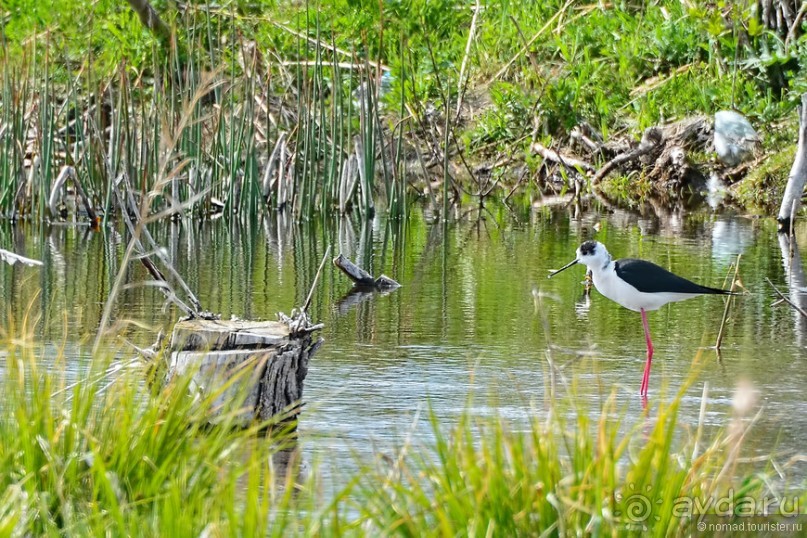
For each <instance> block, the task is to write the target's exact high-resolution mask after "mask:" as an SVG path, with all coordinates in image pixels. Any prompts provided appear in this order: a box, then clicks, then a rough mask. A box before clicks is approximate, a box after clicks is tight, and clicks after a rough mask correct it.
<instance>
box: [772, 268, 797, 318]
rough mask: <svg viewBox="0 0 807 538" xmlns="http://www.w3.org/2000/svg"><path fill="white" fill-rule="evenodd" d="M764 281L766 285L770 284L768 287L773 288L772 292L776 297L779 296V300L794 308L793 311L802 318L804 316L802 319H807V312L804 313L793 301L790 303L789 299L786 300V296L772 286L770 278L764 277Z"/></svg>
mask: <svg viewBox="0 0 807 538" xmlns="http://www.w3.org/2000/svg"><path fill="white" fill-rule="evenodd" d="M765 280H767V281H768V284H770V285H771V287H772V288H773V291H775V292H776V295H778V296H779V297H780V298H781V299H782V300H783V301H784V302H786V303H787V304H789V305H790V306H792V307H793V308H794V309H795V310H796V311H797V312H798V313H799V314H801V315H802V316H804V317H806V318H807V312H805V311H804V310H802V308H801V307H800V306H799V305H797V304H796V303H794V302H793V301H791V300H790V299H788V298H787V296H786V295H785V294H784V293H782V292H781V291H779V290H778V289H777V288H776V286H774V285H773V282H771V279H770V278H768V277H765Z"/></svg>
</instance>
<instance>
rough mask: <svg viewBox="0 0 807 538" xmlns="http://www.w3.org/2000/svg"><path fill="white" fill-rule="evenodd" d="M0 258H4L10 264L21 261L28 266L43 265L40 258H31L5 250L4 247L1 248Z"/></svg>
mask: <svg viewBox="0 0 807 538" xmlns="http://www.w3.org/2000/svg"><path fill="white" fill-rule="evenodd" d="M0 260H3V261H4V262H6V263H7V264H9V265H14V264H15V263H21V264H23V265H28V266H34V265H42V262H41V261H39V260H32V259H31V258H26V257H25V256H20V255H19V254H14V253H13V252H10V251H8V250H3V249H2V248H0Z"/></svg>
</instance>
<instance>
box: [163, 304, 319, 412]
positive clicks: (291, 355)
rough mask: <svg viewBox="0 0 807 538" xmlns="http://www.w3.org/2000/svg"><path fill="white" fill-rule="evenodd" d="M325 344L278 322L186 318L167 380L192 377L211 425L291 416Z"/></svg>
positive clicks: (178, 329)
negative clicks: (314, 356) (312, 360)
mask: <svg viewBox="0 0 807 538" xmlns="http://www.w3.org/2000/svg"><path fill="white" fill-rule="evenodd" d="M320 344H321V339H317V340H316V341H314V339H313V336H312V334H311V331H294V330H293V328H292V327H290V326H289V325H287V324H286V323H281V322H277V321H243V320H236V321H225V320H209V319H190V320H181V321H179V322H178V323H177V324H176V325H175V326H174V330H173V333H172V335H171V341H170V344H169V349H170V361H169V364H168V373H167V381H168V382H170V381H171V380H173V379H176V378H177V377H179V376H184V375H189V376H191V390H192V391H194V392H195V394H194V396H196V397H198V398H199V399H200V401H202V402H205V404H206V405H207V420H208V422H210V423H211V424H217V423H220V422H222V421H223V420H225V419H226V418H227V417H232V420H233V423H234V425H237V426H248V425H249V424H251V423H253V422H255V421H260V422H265V421H268V420H271V419H275V418H276V419H279V420H282V419H291V418H294V417H295V416H296V415H297V413H298V412H299V409H300V406H301V400H302V396H303V381H304V380H305V376H306V374H307V373H308V361H309V359H310V358H311V356H312V354H313V353H314V352H315V351H316V349H317V348H318V347H319V345H320Z"/></svg>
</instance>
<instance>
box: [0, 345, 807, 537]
mask: <svg viewBox="0 0 807 538" xmlns="http://www.w3.org/2000/svg"><path fill="white" fill-rule="evenodd" d="M23 334H25V332H24V331H23ZM2 355H3V357H4V362H3V377H2V385H3V394H4V398H3V402H2V405H0V491H2V492H3V493H2V495H0V501H2V502H0V533H2V534H3V535H71V536H78V535H92V536H97V535H102V534H112V535H138V536H140V535H161V536H162V535H171V536H199V535H212V536H228V535H233V536H245V535H246V536H254V535H262V534H267V535H272V536H287V535H312V534H322V533H325V534H330V535H342V534H351V535H352V534H357V535H373V536H377V535H393V534H395V535H415V536H421V535H441V536H445V535H450V536H453V535H471V536H491V535H536V534H539V533H540V534H545V535H557V536H565V535H569V534H586V535H603V534H608V535H622V534H628V533H641V534H643V535H645V534H647V535H654V536H667V535H671V534H687V533H689V532H691V531H692V525H693V524H695V523H696V522H697V514H696V513H695V512H696V509H695V508H694V506H696V505H695V504H694V503H695V502H699V503H700V505H702V506H705V507H706V510H705V511H707V512H714V511H715V501H716V500H717V499H723V498H728V497H729V496H732V495H733V497H732V499H733V502H734V503H735V505H736V504H737V503H740V502H745V503H746V504H745V505H744V506H746V507H747V506H748V502H756V501H757V500H760V499H774V500H775V501H777V502H780V503H786V504H785V508H786V510H787V511H789V513H792V511H793V510H794V503H795V504H796V505H797V506H796V507H795V509H798V507H803V506H804V504H803V503H804V502H805V501H807V495H805V494H804V493H803V490H799V491H800V492H801V493H800V497H799V498H798V499H795V500H794V498H793V497H788V495H789V493H788V492H787V490H786V489H784V488H780V486H779V485H778V484H775V483H774V481H772V480H770V479H769V478H768V477H767V476H766V475H765V474H764V473H759V472H756V473H753V474H752V473H751V472H750V471H744V470H743V469H744V467H743V466H742V460H741V458H740V456H741V450H742V446H743V441H744V439H746V438H747V437H748V435H749V432H751V431H752V428H753V426H754V423H755V420H756V419H757V418H758V417H759V412H756V409H755V407H754V404H753V398H749V397H748V394H740V395H739V397H738V398H737V400H738V402H739V403H740V404H742V405H739V404H737V405H736V406H735V412H734V416H733V418H732V419H731V420H730V422H729V424H727V426H726V428H725V429H724V430H723V431H721V432H718V433H717V434H716V435H714V436H712V435H711V434H709V435H707V434H706V433H704V430H703V425H702V424H698V425H697V427H692V428H688V427H686V425H683V424H681V423H680V422H679V420H678V409H679V406H680V404H681V401H682V398H683V396H684V393H685V392H686V391H687V389H688V388H689V387H690V384H691V383H693V382H694V381H695V379H696V375H697V374H693V376H692V378H691V379H690V380H689V383H687V384H686V386H685V387H684V388H683V389H682V390H681V391H680V392H679V393H678V394H677V396H676V397H675V398H673V399H672V401H671V402H669V403H663V402H662V403H660V404H658V406H657V407H655V408H654V409H653V410H652V411H651V412H648V413H647V414H642V415H641V416H639V417H637V418H636V419H635V425H633V426H630V425H629V424H628V425H626V424H625V423H626V422H633V420H630V421H629V420H628V419H627V418H626V417H627V412H626V410H624V409H619V407H618V406H617V403H616V399H615V397H614V396H613V395H612V396H611V397H610V398H608V399H607V400H606V401H605V402H604V404H603V405H602V408H601V409H600V411H599V414H598V415H594V416H593V417H594V418H592V415H591V414H590V413H589V412H588V410H587V409H586V406H585V405H581V404H580V403H579V401H577V400H575V399H573V398H572V397H568V398H567V397H563V398H559V399H558V400H554V399H553V398H549V397H548V398H546V405H547V407H546V409H545V410H544V412H545V415H544V417H543V418H540V419H539V418H535V419H533V420H531V421H529V422H528V423H527V424H522V425H520V427H519V428H518V429H516V428H515V427H514V426H513V425H512V424H508V423H506V422H505V421H503V420H501V419H497V418H485V419H480V418H476V417H474V416H473V415H472V414H471V411H470V410H468V411H466V412H465V413H463V415H462V416H461V417H460V419H459V421H458V422H456V423H455V424H453V425H449V424H446V423H444V422H441V421H440V420H438V419H437V418H436V417H435V416H434V414H432V415H431V423H432V432H433V436H434V437H433V441H431V442H426V443H421V442H419V441H410V442H407V443H405V444H404V445H403V446H401V447H400V450H399V451H398V452H397V454H395V455H394V456H392V457H389V456H385V457H379V458H378V460H377V461H376V462H375V463H373V462H360V463H361V468H360V470H358V471H356V472H355V474H350V475H348V476H341V477H339V478H343V479H344V480H345V483H344V484H343V485H342V486H340V487H338V488H337V489H336V491H335V493H333V494H332V495H331V496H329V497H325V496H324V495H323V494H322V492H321V491H320V489H319V487H318V479H317V477H318V468H317V467H316V466H314V467H313V469H312V470H311V472H310V473H309V474H308V476H307V478H305V479H303V478H301V477H300V475H299V474H298V473H297V466H296V465H295V463H294V460H295V457H292V460H293V461H292V463H291V464H288V465H287V466H280V465H278V466H275V465H273V463H272V462H273V456H275V455H277V454H278V453H279V451H280V450H281V449H283V448H285V447H287V446H288V444H287V443H289V442H290V441H291V439H290V438H289V437H287V436H284V435H278V436H275V437H263V436H260V435H258V432H257V430H258V428H259V427H260V426H261V425H256V427H254V428H248V429H235V428H229V427H227V424H226V422H225V423H224V424H220V425H219V426H218V427H215V428H209V427H204V426H203V418H204V415H203V413H204V410H205V409H206V408H207V407H208V405H207V404H208V403H209V402H193V401H192V400H191V399H190V398H188V397H187V394H188V391H187V388H188V387H187V380H175V382H174V383H172V384H169V385H163V384H160V383H155V384H154V385H153V386H151V385H149V384H147V383H145V382H144V369H143V367H142V365H138V364H137V363H132V362H126V361H120V360H112V358H111V357H110V358H108V359H106V360H104V359H102V358H100V357H95V359H94V360H93V362H92V365H91V366H87V367H86V368H83V369H81V368H79V371H78V373H77V372H76V367H75V365H68V364H66V361H65V359H64V357H56V358H53V357H48V356H46V355H45V354H44V353H43V352H40V351H39V350H37V349H36V346H35V345H34V344H33V343H32V341H31V339H30V337H28V338H23V337H17V338H15V339H13V340H9V339H7V340H5V341H3V348H2ZM697 370H698V368H697V365H695V368H693V371H697ZM74 377H78V378H79V379H78V380H71V378H74ZM551 392H552V393H554V390H553V391H551ZM216 396H217V395H216V394H213V395H211V396H210V397H211V401H212V399H214V398H215V397H216ZM704 397H705V395H704ZM743 402H745V403H743ZM749 402H751V403H749ZM703 405H704V406H705V405H706V402H705V401H704V402H703ZM704 409H705V407H704ZM755 412H756V414H755ZM702 415H703V413H702ZM302 420H305V413H304V414H303V416H302ZM323 463H326V464H330V466H331V467H332V468H339V467H340V465H339V462H332V461H327V460H326V461H324V462H323ZM782 469H783V468H782V467H780V468H779V469H778V471H781V470H782ZM784 469H785V470H786V466H785V468H784ZM788 499H790V500H788ZM687 501H689V503H690V504H687ZM723 506H725V505H723ZM732 506H734V505H732ZM772 506H776V504H775V503H774V504H773V505H772ZM723 509H725V507H724V508H723Z"/></svg>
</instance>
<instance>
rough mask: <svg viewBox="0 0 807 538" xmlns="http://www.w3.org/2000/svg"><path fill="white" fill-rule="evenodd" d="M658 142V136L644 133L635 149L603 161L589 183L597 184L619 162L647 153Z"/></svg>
mask: <svg viewBox="0 0 807 538" xmlns="http://www.w3.org/2000/svg"><path fill="white" fill-rule="evenodd" d="M659 142H660V141H659V140H658V138H655V137H652V136H647V133H645V137H643V139H642V143H641V144H639V146H638V147H637V148H636V149H634V150H631V151H628V152H626V153H622V154H620V155H617V156H616V157H614V158H613V159H611V160H610V161H608V162H607V163H605V164H604V165H603V166H602V168H600V169H599V170H598V171H597V173H596V174H594V176H593V177H592V178H591V184H592V185H597V184H599V183H600V182H601V181H602V180H603V179H605V177H606V176H607V175H608V174H610V173H611V171H612V170H613V169H614V168H616V167H618V166H619V165H621V164H624V163H627V162H630V161H632V160H634V159H638V158H639V157H641V156H642V155H644V154H645V153H649V152H650V151H652V150H653V149H655V148H656V147H658V145H659Z"/></svg>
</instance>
